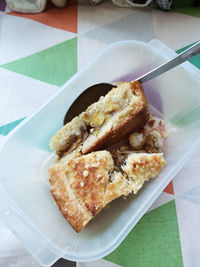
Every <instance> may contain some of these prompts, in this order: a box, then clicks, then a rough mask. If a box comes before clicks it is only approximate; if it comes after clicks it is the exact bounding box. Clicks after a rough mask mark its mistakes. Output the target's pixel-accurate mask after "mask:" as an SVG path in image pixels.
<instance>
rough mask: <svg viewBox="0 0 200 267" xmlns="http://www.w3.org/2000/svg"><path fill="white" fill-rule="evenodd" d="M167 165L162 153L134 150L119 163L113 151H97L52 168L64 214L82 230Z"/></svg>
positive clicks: (52, 180)
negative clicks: (114, 202) (105, 208)
mask: <svg viewBox="0 0 200 267" xmlns="http://www.w3.org/2000/svg"><path fill="white" fill-rule="evenodd" d="M165 164H166V162H165V160H164V158H163V155H162V153H152V154H148V153H134V152H130V153H129V154H128V155H127V154H126V156H125V157H123V160H122V161H121V163H120V164H119V163H116V161H115V160H114V159H113V156H112V154H111V153H110V152H109V151H105V150H103V151H96V152H92V153H89V154H87V155H81V156H79V157H75V158H72V159H70V160H68V161H63V162H60V163H58V164H56V165H54V166H52V167H51V168H50V169H49V177H50V178H49V181H50V184H51V193H52V195H53V197H54V199H55V202H56V204H57V205H58V207H59V209H60V211H61V213H62V214H63V216H64V217H65V218H66V219H67V221H68V222H69V223H70V225H71V226H72V227H73V228H74V230H75V231H76V232H80V231H81V230H82V229H83V228H84V227H85V226H86V225H87V224H88V223H89V222H90V221H91V220H92V218H93V217H94V216H95V215H96V214H97V213H99V212H100V211H101V210H102V209H103V208H104V207H105V206H106V205H107V204H108V203H110V202H111V201H113V200H114V199H116V198H118V197H120V196H127V195H129V194H130V193H134V194H136V193H137V192H138V191H139V190H140V189H141V187H142V185H143V183H144V182H145V181H148V180H149V179H150V178H155V177H156V176H157V175H158V174H159V172H160V170H161V169H162V167H163V166H164V165H165Z"/></svg>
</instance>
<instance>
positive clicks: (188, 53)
mask: <svg viewBox="0 0 200 267" xmlns="http://www.w3.org/2000/svg"><path fill="white" fill-rule="evenodd" d="M198 54H200V41H199V42H197V43H196V44H194V45H193V46H191V47H189V48H188V49H186V50H185V51H183V52H182V53H180V54H179V55H178V56H176V57H175V58H173V59H172V60H170V61H168V62H167V63H164V64H162V65H161V66H159V67H157V68H155V69H153V70H151V71H149V72H147V73H146V74H144V75H142V76H140V77H139V78H138V79H136V80H137V81H140V82H141V83H145V82H147V81H150V80H151V79H153V78H155V77H157V76H159V75H161V74H162V73H164V72H166V71H168V70H171V69H173V68H174V67H176V66H178V65H180V64H181V63H183V62H185V61H186V60H188V59H190V58H192V57H194V56H196V55H198Z"/></svg>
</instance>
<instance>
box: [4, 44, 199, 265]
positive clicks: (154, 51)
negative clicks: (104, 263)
mask: <svg viewBox="0 0 200 267" xmlns="http://www.w3.org/2000/svg"><path fill="white" fill-rule="evenodd" d="M174 55H175V53H174V52H173V51H171V50H170V49H168V48H167V47H166V46H164V45H163V44H162V43H160V42H159V41H156V40H153V41H151V42H149V43H148V44H146V43H143V42H137V41H123V42H118V43H115V44H113V45H111V46H109V47H108V48H106V49H105V50H104V51H103V52H102V53H101V54H100V55H99V56H98V57H97V58H95V59H94V60H93V61H92V62H91V63H90V64H89V65H88V66H86V67H85V68H84V69H83V70H82V71H81V72H79V73H77V74H76V75H75V76H74V77H73V78H72V79H71V80H70V81H68V82H67V83H66V84H65V85H64V86H63V87H62V88H61V90H60V91H59V92H58V93H57V94H56V95H55V96H54V97H52V98H51V99H50V100H49V101H48V102H47V103H46V104H45V105H44V106H42V107H41V108H40V109H39V110H38V111H37V112H36V113H35V114H33V115H32V116H31V117H29V118H28V119H26V120H25V121H24V122H22V123H21V124H20V125H19V126H18V127H16V128H15V129H14V131H12V132H11V133H10V134H9V135H8V136H7V138H6V140H5V143H4V144H3V146H2V148H1V152H0V217H1V218H2V219H3V220H4V221H5V222H6V223H7V224H8V226H9V227H10V229H11V230H12V231H13V232H14V234H15V235H16V236H17V237H18V238H19V240H20V241H21V242H22V243H23V245H24V246H25V247H26V248H27V250H28V251H29V252H30V253H31V254H32V255H33V256H34V257H35V258H36V259H37V260H38V261H39V262H40V264H41V265H42V266H49V265H51V264H53V263H54V262H55V261H56V260H57V259H58V258H60V257H63V258H65V259H69V260H72V261H89V260H95V259H98V258H101V257H103V256H105V255H107V254H109V253H110V252H112V251H113V250H114V249H115V248H116V247H117V246H118V245H119V244H120V243H121V242H122V241H123V239H124V238H125V237H126V235H127V234H128V233H129V232H130V230H131V229H132V228H133V227H134V225H135V224H136V223H137V222H138V220H139V219H140V218H141V217H142V215H143V214H144V213H145V211H146V210H147V209H148V208H149V206H150V205H151V204H152V203H153V202H154V200H155V199H156V198H157V197H158V196H159V194H160V193H161V192H162V190H163V189H164V188H165V186H166V185H167V184H168V183H169V181H170V180H171V179H172V178H173V177H174V176H175V175H176V173H177V172H178V171H179V170H180V169H181V168H182V167H183V165H184V164H185V162H187V160H188V159H189V157H190V156H191V155H192V153H193V152H194V151H195V150H196V149H197V148H198V147H199V145H200V82H199V80H200V79H199V78H200V71H199V70H198V69H197V68H195V67H194V66H193V65H191V64H190V63H188V62H187V63H184V64H183V65H182V66H181V67H180V66H179V67H177V68H176V69H174V70H171V71H169V72H167V73H165V74H163V75H161V76H160V77H158V78H155V79H154V80H152V81H150V82H148V83H146V84H144V89H145V92H146V95H147V97H148V100H149V103H150V104H151V105H152V106H153V107H154V108H156V109H157V110H158V111H159V112H160V113H162V116H163V117H164V118H165V119H166V120H168V121H169V122H170V134H169V137H168V140H167V155H166V159H167V165H166V167H165V168H164V169H163V171H162V172H161V173H160V175H159V176H158V177H157V178H156V179H155V180H152V181H150V182H148V183H146V184H145V186H144V188H143V189H142V190H141V192H140V193H139V194H138V195H136V197H135V198H134V199H132V200H127V201H124V200H122V199H118V200H116V201H114V202H113V204H112V208H111V209H109V210H105V211H103V212H102V213H100V214H99V215H98V216H97V217H96V218H95V219H94V220H93V222H92V223H91V224H90V225H89V226H88V227H86V228H85V229H84V230H83V231H81V232H80V233H79V234H77V233H75V231H74V230H72V228H71V227H70V226H69V224H68V222H67V221H66V220H65V219H64V218H63V216H62V215H61V213H60V212H59V210H58V208H57V206H56V205H55V203H54V201H53V198H52V196H51V194H50V191H49V184H48V182H47V169H48V165H49V164H50V159H51V158H52V153H51V152H50V150H49V148H48V144H49V139H50V137H51V136H52V135H53V134H54V133H55V132H56V130H58V129H59V128H60V127H61V126H62V122H63V118H64V115H65V113H66V111H67V109H68V108H69V106H70V104H71V103H72V102H73V101H74V99H75V98H76V97H77V96H78V95H79V94H80V93H81V92H82V91H83V90H84V89H85V88H87V87H88V86H89V85H92V84H95V83H98V82H110V81H120V80H128V79H134V78H136V77H138V76H139V75H141V74H143V73H145V72H147V71H149V70H151V69H152V68H154V67H156V66H158V65H159V64H161V63H163V62H165V61H166V60H167V59H169V58H171V57H173V56H174Z"/></svg>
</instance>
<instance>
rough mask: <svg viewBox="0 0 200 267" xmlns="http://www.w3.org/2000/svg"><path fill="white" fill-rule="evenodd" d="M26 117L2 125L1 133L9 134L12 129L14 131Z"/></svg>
mask: <svg viewBox="0 0 200 267" xmlns="http://www.w3.org/2000/svg"><path fill="white" fill-rule="evenodd" d="M24 119H25V118H22V119H19V120H17V121H13V122H10V123H8V124H5V125H3V126H1V127H0V134H1V135H7V134H8V133H9V132H10V131H12V130H13V129H14V128H15V127H16V126H17V125H18V124H19V123H20V122H22V121H23V120H24Z"/></svg>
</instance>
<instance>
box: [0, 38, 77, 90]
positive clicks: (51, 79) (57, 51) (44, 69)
mask: <svg viewBox="0 0 200 267" xmlns="http://www.w3.org/2000/svg"><path fill="white" fill-rule="evenodd" d="M0 67H2V68H5V69H8V70H11V71H14V72H17V73H20V74H23V75H25V76H29V77H31V78H34V79H37V80H40V81H43V82H46V83H50V84H53V85H57V86H62V85H63V84H64V83H65V82H66V81H67V80H68V79H69V78H71V77H72V76H73V75H74V74H75V73H76V72H77V38H73V39H70V40H68V41H65V42H63V43H60V44H58V45H55V46H52V47H50V48H47V49H45V50H42V51H40V52H38V53H36V54H32V55H30V56H27V57H24V58H21V59H18V60H15V61H13V62H9V63H6V64H4V65H1V66H0Z"/></svg>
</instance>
